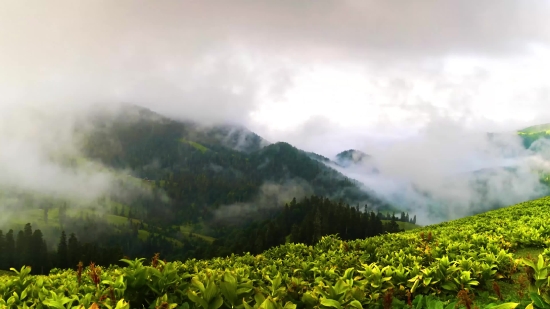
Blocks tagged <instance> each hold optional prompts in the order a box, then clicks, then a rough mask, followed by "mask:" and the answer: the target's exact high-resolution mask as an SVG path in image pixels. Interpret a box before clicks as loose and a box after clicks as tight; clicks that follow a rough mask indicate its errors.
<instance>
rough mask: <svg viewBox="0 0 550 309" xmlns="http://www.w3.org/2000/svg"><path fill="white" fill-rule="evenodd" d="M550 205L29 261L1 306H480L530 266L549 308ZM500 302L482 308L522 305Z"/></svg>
mask: <svg viewBox="0 0 550 309" xmlns="http://www.w3.org/2000/svg"><path fill="white" fill-rule="evenodd" d="M548 207H550V198H543V199H539V200H535V201H532V202H526V203H522V204H518V205H516V206H512V207H509V208H507V209H501V210H497V211H491V212H488V213H484V214H480V215H476V216H473V217H468V218H464V219H460V220H455V221H451V222H446V223H442V224H438V225H434V226H429V227H426V228H422V229H418V230H412V231H408V232H402V233H397V234H386V235H380V236H376V237H372V238H367V239H363V240H353V241H345V240H342V239H339V238H338V237H335V236H327V237H323V238H322V239H321V240H320V241H319V242H318V243H317V244H316V245H315V246H308V245H304V244H285V245H282V246H279V247H275V248H272V249H270V250H267V251H265V252H264V253H263V254H261V255H251V254H244V255H241V256H235V255H232V256H230V257H227V258H215V259H211V260H196V259H192V260H188V261H185V262H168V263H167V262H164V261H161V260H160V259H158V256H155V258H153V260H152V261H151V262H150V263H146V262H145V260H144V259H136V260H123V261H124V262H125V263H126V264H127V266H126V267H124V268H120V267H116V266H112V267H109V268H105V269H101V268H99V267H97V266H95V265H90V267H88V268H86V269H84V270H81V272H82V275H80V278H81V279H80V281H79V280H78V276H79V271H73V270H66V271H63V270H58V269H54V270H52V271H51V273H50V275H49V276H30V275H29V269H28V268H25V267H23V268H22V269H21V270H20V271H19V272H16V275H15V276H4V277H1V278H0V298H1V300H0V306H1V305H6V306H9V307H21V308H23V307H31V306H33V305H34V306H35V307H36V308H46V307H51V308H72V307H76V306H80V305H82V306H84V307H85V308H89V307H94V306H95V307H94V308H97V307H105V308H126V307H128V306H130V307H132V308H137V307H147V308H203V309H218V308H242V309H251V308H286V309H293V308H337V309H339V308H367V307H368V308H404V307H407V308H408V307H409V305H410V306H411V307H414V308H454V304H461V305H462V306H465V307H466V308H470V307H471V308H473V307H474V306H475V302H476V300H475V295H477V294H481V293H487V291H493V288H494V287H495V282H497V284H498V282H506V281H507V280H511V278H512V276H514V274H516V273H517V272H518V271H519V268H521V267H522V266H525V267H527V268H530V269H532V271H531V272H528V273H530V274H531V277H530V278H529V279H530V281H531V291H532V292H531V294H530V295H531V297H532V304H531V308H547V307H548V306H550V302H549V300H550V298H549V297H548V287H549V285H548V284H549V282H548V256H550V249H548V247H549V245H550V240H549V237H548V236H549V235H550V225H548V224H547V222H548V220H549V219H550V212H549V211H548ZM524 247H540V248H547V249H546V250H545V251H544V252H543V253H542V254H541V255H540V256H539V258H538V259H537V260H536V261H530V260H529V259H519V258H515V257H514V253H513V252H514V251H515V250H517V249H519V248H524ZM14 271H15V270H14ZM494 293H495V294H494V295H495V299H497V298H496V297H497V296H498V295H497V293H496V291H495V292H494ZM445 299H448V300H445ZM498 302H499V301H495V302H494V303H492V304H488V305H486V306H485V307H484V308H516V307H517V306H518V303H500V304H499V303H498ZM94 304H95V305H94Z"/></svg>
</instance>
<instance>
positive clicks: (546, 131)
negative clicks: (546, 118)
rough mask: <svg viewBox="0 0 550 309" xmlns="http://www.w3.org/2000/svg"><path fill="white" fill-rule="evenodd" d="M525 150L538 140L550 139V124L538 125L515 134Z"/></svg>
mask: <svg viewBox="0 0 550 309" xmlns="http://www.w3.org/2000/svg"><path fill="white" fill-rule="evenodd" d="M517 133H518V134H519V136H521V138H522V140H523V145H524V146H525V148H528V149H529V148H530V147H531V145H533V144H534V143H535V141H537V140H539V139H550V123H546V124H539V125H535V126H531V127H527V128H524V129H521V130H519V131H518V132H517Z"/></svg>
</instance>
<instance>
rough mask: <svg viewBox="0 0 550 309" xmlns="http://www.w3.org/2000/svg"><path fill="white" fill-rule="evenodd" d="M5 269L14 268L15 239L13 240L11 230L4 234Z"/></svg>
mask: <svg viewBox="0 0 550 309" xmlns="http://www.w3.org/2000/svg"><path fill="white" fill-rule="evenodd" d="M5 258H6V269H9V268H11V267H15V266H16V264H15V239H14V238H13V230H9V231H8V233H7V234H6V254H5Z"/></svg>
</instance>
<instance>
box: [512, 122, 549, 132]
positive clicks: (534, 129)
mask: <svg viewBox="0 0 550 309" xmlns="http://www.w3.org/2000/svg"><path fill="white" fill-rule="evenodd" d="M541 132H545V133H548V134H550V123H545V124H539V125H536V126H531V127H528V128H525V129H522V130H520V131H519V133H520V134H534V133H541Z"/></svg>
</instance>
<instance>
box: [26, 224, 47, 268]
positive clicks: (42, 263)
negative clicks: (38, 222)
mask: <svg viewBox="0 0 550 309" xmlns="http://www.w3.org/2000/svg"><path fill="white" fill-rule="evenodd" d="M30 243H31V246H32V251H33V252H32V255H31V256H30V265H31V267H32V271H33V273H35V274H44V272H45V271H47V268H48V267H47V264H48V263H47V261H48V248H47V247H46V243H45V242H44V239H43V235H42V231H40V230H35V231H34V233H33V234H32V238H31V241H30Z"/></svg>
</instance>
